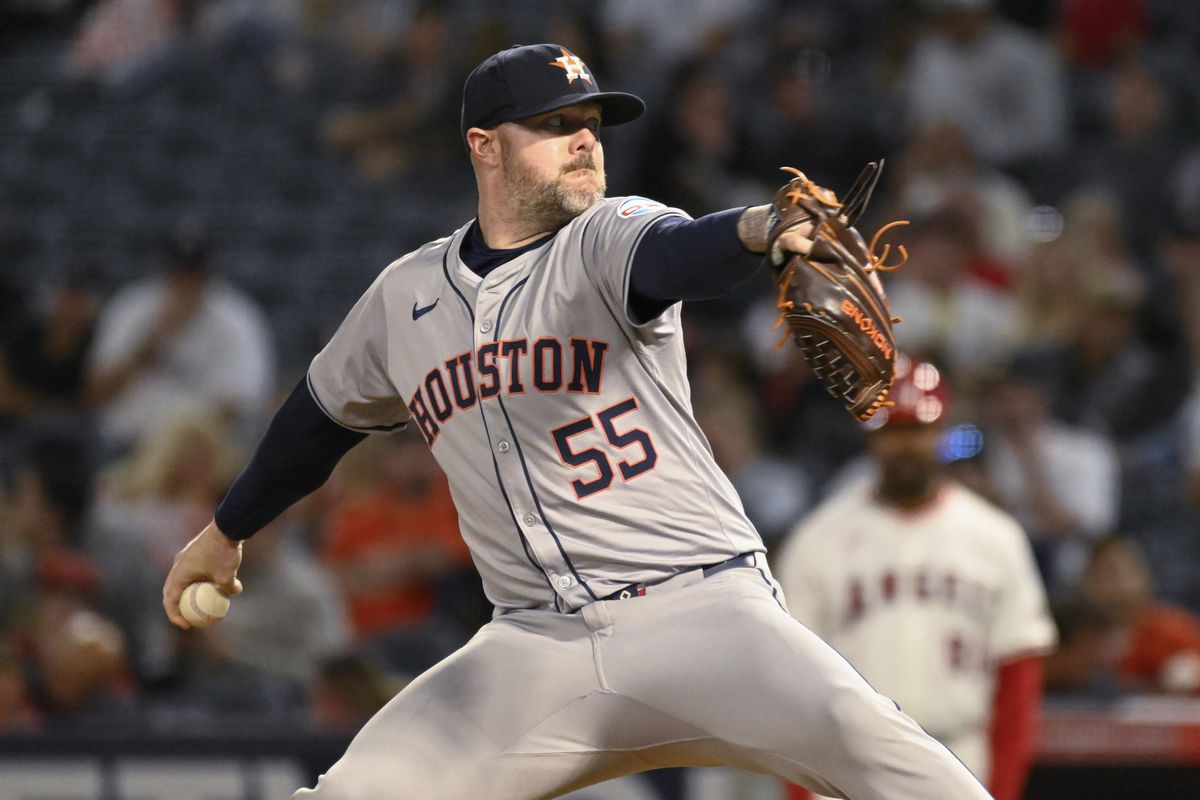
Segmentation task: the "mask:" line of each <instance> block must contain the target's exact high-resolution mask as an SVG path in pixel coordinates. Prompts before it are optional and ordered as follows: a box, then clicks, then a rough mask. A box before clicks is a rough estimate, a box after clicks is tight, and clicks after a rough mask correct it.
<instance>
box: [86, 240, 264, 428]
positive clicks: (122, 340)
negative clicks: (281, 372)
mask: <svg viewBox="0 0 1200 800" xmlns="http://www.w3.org/2000/svg"><path fill="white" fill-rule="evenodd" d="M163 259H164V260H163V271H162V272H161V273H160V274H159V275H156V276H154V277H151V278H146V279H143V280H139V281H136V282H134V283H131V284H130V285H128V286H126V287H124V288H122V289H120V290H119V291H118V292H117V293H116V295H115V296H114V297H112V298H111V299H110V300H109V301H108V302H107V303H106V304H105V306H104V308H103V310H102V312H101V315H100V321H99V324H98V326H97V330H96V341H95V346H94V348H93V350H92V352H91V354H90V356H89V363H88V397H89V399H90V400H91V402H93V403H96V404H98V405H99V408H100V415H101V417H100V423H101V434H102V435H103V436H104V439H105V443H106V445H107V446H108V447H109V448H111V449H112V450H114V451H116V452H121V451H123V450H126V449H128V448H129V447H131V446H132V445H133V444H134V443H135V442H136V441H137V439H138V437H139V436H140V435H141V434H142V433H144V432H145V431H147V430H149V429H150V428H152V427H154V426H155V425H156V424H157V423H158V422H159V421H161V420H162V419H164V418H165V417H168V416H170V415H172V414H174V413H175V412H176V410H177V409H178V407H179V406H181V405H187V406H195V405H202V406H207V407H209V408H211V409H212V410H214V411H216V412H217V413H219V414H220V415H221V416H223V417H224V418H226V419H227V420H228V421H230V422H231V423H232V424H233V425H234V426H235V427H236V428H238V429H239V431H240V432H243V433H245V432H248V431H257V429H258V427H259V426H260V425H261V419H260V414H262V412H263V411H264V410H265V408H264V407H265V404H266V402H267V400H268V399H269V397H270V392H271V391H272V390H273V389H274V386H275V384H274V368H275V363H274V362H275V355H274V349H273V347H272V344H271V334H270V330H269V328H268V327H267V324H266V320H265V318H264V317H263V314H262V312H261V311H260V310H259V308H258V306H257V305H256V304H255V303H254V302H253V301H252V300H251V299H250V298H249V297H247V296H246V295H244V294H243V293H242V292H240V291H239V290H238V289H236V288H234V287H233V286H232V285H231V284H229V283H227V282H226V281H224V280H223V279H221V278H220V277H218V276H217V275H215V274H214V273H213V271H212V265H211V263H210V258H209V252H208V247H207V244H206V243H205V242H203V241H202V240H200V239H199V238H197V237H196V236H195V235H193V234H190V233H181V234H179V235H177V236H175V237H173V238H172V240H171V242H170V245H169V248H168V251H167V252H166V253H164V254H163ZM214 353H220V354H221V358H220V359H214V358H213V357H212V355H213V354H214Z"/></svg>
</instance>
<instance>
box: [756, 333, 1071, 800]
mask: <svg viewBox="0 0 1200 800" xmlns="http://www.w3.org/2000/svg"><path fill="white" fill-rule="evenodd" d="M890 397H891V398H892V399H893V400H894V405H892V406H890V407H887V408H884V409H881V410H880V411H879V412H878V416H877V417H876V419H875V420H873V424H872V423H868V426H869V427H870V428H871V432H870V433H868V435H867V447H868V450H869V452H870V454H871V461H872V465H873V467H874V469H873V470H872V475H871V477H869V478H867V479H866V480H860V481H856V482H854V483H851V484H849V485H847V486H845V487H844V488H842V489H839V490H837V491H836V493H835V494H834V495H833V496H832V497H830V498H828V499H827V500H826V501H825V502H824V503H823V504H822V505H821V506H820V507H819V509H818V510H817V511H816V512H814V513H813V514H812V515H811V516H810V517H808V518H806V519H804V520H802V521H801V522H800V523H799V524H798V525H797V527H796V528H795V529H794V531H793V532H792V534H791V535H790V537H789V538H788V539H787V542H786V545H785V548H784V550H783V553H782V554H781V556H780V557H779V559H778V562H777V569H776V575H777V577H778V579H779V582H780V584H781V585H782V587H783V589H784V592H785V594H786V596H787V603H788V607H789V609H790V610H791V613H792V615H793V616H795V617H796V618H797V619H798V620H800V621H801V622H803V623H804V624H805V625H806V626H808V627H809V628H810V629H811V630H812V631H813V632H814V633H816V634H817V635H819V636H821V637H822V638H823V639H825V641H827V642H828V643H829V644H830V645H832V646H833V648H834V649H835V650H837V651H838V652H839V653H841V654H842V656H844V657H845V658H846V659H847V660H848V661H850V663H851V664H853V665H854V667H855V668H856V669H857V670H859V672H861V673H862V674H863V676H864V677H865V678H866V679H867V680H868V681H869V682H870V683H871V685H872V686H874V687H875V688H876V689H877V690H879V691H880V692H882V693H883V694H884V695H886V696H887V697H889V698H891V699H892V700H894V701H895V702H896V703H897V704H899V706H900V707H901V708H903V709H904V710H905V712H906V713H908V714H909V715H910V716H912V717H913V719H915V720H916V721H917V722H918V723H919V724H920V725H921V726H922V727H923V728H924V729H925V730H927V731H929V733H930V734H931V735H933V736H934V737H936V738H937V739H939V740H940V741H941V742H942V743H943V744H945V745H946V746H947V747H948V748H950V750H952V751H953V752H954V754H955V755H957V756H958V757H959V759H961V760H962V762H963V763H964V764H966V765H967V766H968V767H969V768H970V769H971V771H972V772H974V773H975V775H976V776H978V777H979V779H980V780H981V781H983V782H984V784H985V785H987V787H988V788H989V790H990V791H991V792H992V794H993V796H994V797H996V798H997V799H998V800H1017V799H1018V798H1019V797H1021V796H1022V790H1023V787H1024V784H1025V779H1026V776H1027V775H1028V771H1029V767H1030V764H1031V762H1032V758H1033V753H1034V749H1035V744H1036V730H1037V713H1036V712H1037V708H1038V705H1039V702H1040V698H1041V679H1042V678H1041V673H1042V664H1041V657H1042V656H1043V655H1045V653H1047V652H1048V651H1049V650H1050V648H1051V647H1052V646H1053V644H1054V641H1055V631H1054V627H1053V624H1052V623H1051V620H1050V614H1049V610H1048V609H1047V606H1046V596H1045V591H1044V589H1043V588H1042V583H1041V578H1040V576H1039V575H1038V571H1037V568H1036V566H1035V563H1034V559H1033V553H1032V552H1031V550H1030V547H1029V541H1028V539H1027V538H1026V536H1025V533H1024V532H1023V531H1022V530H1021V528H1020V526H1019V525H1018V523H1017V521H1016V520H1014V519H1013V518H1012V517H1010V516H1009V515H1007V514H1005V513H1003V512H1001V511H1000V510H999V509H997V508H995V507H994V506H992V505H991V504H989V503H987V502H986V501H984V500H983V499H982V498H980V497H978V496H976V495H975V494H973V493H972V492H971V491H970V490H969V489H967V488H966V487H965V486H962V485H960V484H958V483H956V482H955V481H953V480H952V479H949V478H948V477H947V473H946V472H945V471H944V469H943V466H942V463H941V457H940V456H941V453H940V449H941V440H942V433H943V431H944V428H945V423H946V421H947V419H948V416H949V414H950V407H949V402H950V397H949V393H948V391H947V387H946V381H945V379H944V377H943V376H942V375H941V374H940V372H939V371H938V370H937V369H936V367H934V365H933V364H931V363H929V362H922V361H913V360H911V359H908V358H907V357H904V356H901V357H900V358H899V359H898V364H897V377H896V382H895V384H894V385H893V387H892V392H891V394H890Z"/></svg>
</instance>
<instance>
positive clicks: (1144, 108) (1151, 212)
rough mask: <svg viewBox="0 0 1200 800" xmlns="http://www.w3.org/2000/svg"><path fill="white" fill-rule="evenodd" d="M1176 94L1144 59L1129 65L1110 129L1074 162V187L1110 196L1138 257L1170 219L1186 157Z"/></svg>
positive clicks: (1117, 90)
mask: <svg viewBox="0 0 1200 800" xmlns="http://www.w3.org/2000/svg"><path fill="white" fill-rule="evenodd" d="M1170 91H1171V90H1170V88H1169V87H1168V85H1167V84H1166V82H1165V80H1164V79H1163V77H1161V76H1160V75H1159V74H1158V72H1156V69H1155V67H1154V66H1152V64H1151V63H1150V62H1149V61H1148V60H1146V59H1143V58H1136V57H1130V58H1127V59H1124V60H1122V61H1121V62H1120V64H1119V65H1118V66H1117V67H1116V68H1115V69H1114V70H1113V72H1112V73H1111V76H1110V84H1109V86H1108V91H1107V92H1106V95H1105V96H1106V98H1107V101H1108V105H1107V109H1106V111H1107V117H1106V128H1105V130H1104V131H1103V132H1102V133H1101V134H1100V135H1099V137H1098V138H1097V139H1096V140H1094V141H1090V142H1085V143H1084V145H1083V146H1082V147H1081V148H1080V152H1079V156H1078V158H1076V159H1072V163H1073V165H1074V168H1075V175H1074V181H1073V182H1074V184H1075V185H1080V186H1098V187H1101V188H1104V189H1106V190H1107V191H1109V192H1110V193H1111V194H1112V196H1113V197H1114V198H1115V199H1116V200H1117V202H1118V204H1119V207H1120V217H1121V219H1122V220H1123V221H1124V230H1125V232H1126V235H1127V236H1128V237H1129V241H1130V243H1131V244H1132V246H1133V248H1134V249H1135V250H1136V251H1138V252H1146V251H1147V250H1148V249H1149V246H1150V243H1151V241H1152V237H1153V234H1154V233H1155V230H1156V227H1157V226H1158V224H1159V223H1160V221H1161V219H1162V216H1163V214H1164V202H1163V195H1164V187H1169V186H1170V182H1171V178H1172V176H1173V174H1174V172H1175V170H1176V168H1177V165H1178V164H1179V163H1180V162H1181V159H1182V156H1183V153H1184V141H1185V139H1184V137H1183V135H1182V134H1181V131H1180V130H1179V128H1178V127H1177V125H1176V120H1175V113H1174V110H1173V103H1172V99H1171V95H1170Z"/></svg>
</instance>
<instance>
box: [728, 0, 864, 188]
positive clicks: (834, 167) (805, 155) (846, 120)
mask: <svg viewBox="0 0 1200 800" xmlns="http://www.w3.org/2000/svg"><path fill="white" fill-rule="evenodd" d="M789 10H790V11H791V13H789ZM806 10H807V9H806ZM778 11H779V13H780V15H781V16H780V17H779V18H778V19H777V20H776V25H775V26H773V27H772V30H771V35H772V38H773V40H774V42H773V46H774V48H775V49H774V50H773V52H771V53H770V54H769V55H768V56H767V63H766V64H765V66H764V71H765V75H764V79H765V81H766V86H765V91H766V97H765V102H763V103H757V102H756V103H754V104H752V105H751V108H750V109H749V114H750V116H749V134H750V137H751V148H750V156H751V158H752V159H753V161H752V164H751V169H752V171H753V174H754V175H755V176H756V177H757V178H759V179H760V180H764V181H770V180H771V179H772V178H773V177H774V176H779V181H780V182H782V181H783V180H784V176H782V175H781V173H780V172H779V168H780V167H781V166H785V165H788V166H795V167H797V168H799V169H802V170H804V171H805V172H806V173H807V174H808V175H809V176H810V177H812V178H813V179H814V180H816V181H817V182H818V183H820V184H821V185H823V186H829V187H832V188H834V190H835V191H838V192H842V191H844V190H845V189H847V188H848V187H849V186H850V184H851V183H852V182H853V181H854V178H855V177H857V175H858V173H859V170H861V169H862V167H863V165H864V164H865V163H866V162H867V161H870V160H874V159H878V158H880V157H881V156H882V154H883V153H884V145H883V142H881V141H879V137H878V136H876V135H875V131H874V128H873V126H872V119H871V118H870V117H869V116H867V115H864V114H863V113H862V106H861V104H860V103H858V102H855V103H847V102H846V101H845V98H844V95H845V94H847V93H850V94H859V95H861V94H862V93H863V92H864V91H866V90H865V89H864V88H863V87H862V86H860V85H859V84H860V83H861V81H860V80H859V76H857V75H853V74H850V75H849V76H847V75H846V72H847V70H844V69H840V70H838V71H835V69H834V65H833V63H832V61H831V59H830V54H829V52H827V51H826V50H825V49H823V45H824V44H825V41H824V40H825V39H826V38H828V37H832V36H833V35H834V34H833V32H832V31H825V30H821V31H814V30H812V28H818V29H819V28H822V27H823V26H822V19H823V17H824V16H830V15H832V14H834V13H836V11H835V10H834V9H822V17H821V18H819V19H817V20H813V19H812V18H811V17H810V16H809V15H808V14H806V13H805V10H796V9H794V8H792V4H790V3H789V4H788V5H787V6H786V7H785V8H783V9H779V10H778ZM826 12H827V13H826ZM825 22H826V25H827V26H833V25H836V23H834V22H833V21H832V20H825ZM805 23H811V25H810V26H806V25H805ZM780 40H782V43H780V44H776V43H778V42H780ZM789 40H793V41H789ZM838 66H839V67H843V66H844V65H841V64H839V65H838Z"/></svg>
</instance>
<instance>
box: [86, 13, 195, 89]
mask: <svg viewBox="0 0 1200 800" xmlns="http://www.w3.org/2000/svg"><path fill="white" fill-rule="evenodd" d="M188 5H189V4H188V3H187V2H185V0H99V2H97V3H95V4H93V5H92V6H91V7H90V8H89V9H88V11H87V13H86V14H85V15H84V17H83V19H82V20H81V22H80V24H79V29H78V31H77V33H76V35H75V39H74V41H72V43H71V48H70V55H69V58H68V61H67V66H68V68H69V69H70V70H71V72H73V73H75V74H77V75H79V76H82V77H86V78H94V79H96V80H99V81H103V82H105V83H108V84H116V83H120V82H121V81H122V80H125V79H127V78H129V77H130V76H131V75H133V74H134V73H135V72H136V71H137V70H138V69H140V68H143V67H145V66H147V65H148V64H149V63H151V62H152V61H153V60H154V59H156V58H158V57H160V56H163V55H166V54H167V53H169V52H170V50H171V48H172V46H173V45H174V44H175V43H176V40H177V37H178V36H179V34H180V31H181V29H182V28H183V26H184V24H185V22H186V17H187V11H188Z"/></svg>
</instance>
